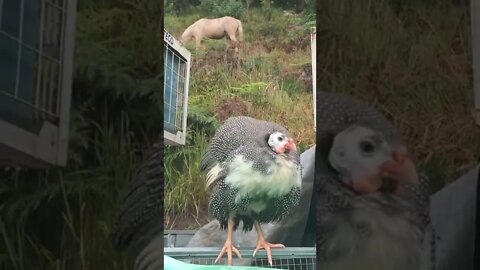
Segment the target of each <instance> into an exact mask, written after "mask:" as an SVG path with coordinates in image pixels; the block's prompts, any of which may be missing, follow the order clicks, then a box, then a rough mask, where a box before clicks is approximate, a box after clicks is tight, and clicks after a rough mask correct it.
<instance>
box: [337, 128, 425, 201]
mask: <svg viewBox="0 0 480 270" xmlns="http://www.w3.org/2000/svg"><path fill="white" fill-rule="evenodd" d="M329 162H330V164H331V165H332V167H333V168H334V169H335V170H336V171H338V172H339V173H340V174H341V175H342V176H343V177H341V179H342V181H343V182H344V183H345V184H347V185H348V186H350V187H351V188H352V189H353V190H354V191H355V192H356V193H358V194H368V193H373V192H377V191H383V192H391V193H393V194H398V193H399V192H400V191H401V190H402V189H401V187H403V186H404V185H405V184H408V183H409V182H416V181H418V176H417V172H416V169H415V165H414V164H413V162H412V160H411V158H410V156H409V154H408V151H407V149H406V147H405V146H404V145H402V144H400V143H399V142H396V141H391V140H388V139H387V138H386V137H385V136H384V135H383V134H382V133H381V132H380V131H377V130H375V129H372V128H369V127H365V126H361V125H353V126H350V127H349V128H347V129H345V130H344V131H342V132H340V133H338V134H337V136H336V137H335V138H334V141H333V145H332V147H331V150H330V153H329Z"/></svg>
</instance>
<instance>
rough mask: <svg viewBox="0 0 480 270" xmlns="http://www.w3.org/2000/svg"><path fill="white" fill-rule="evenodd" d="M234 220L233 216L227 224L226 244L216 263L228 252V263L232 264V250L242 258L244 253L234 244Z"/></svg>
mask: <svg viewBox="0 0 480 270" xmlns="http://www.w3.org/2000/svg"><path fill="white" fill-rule="evenodd" d="M233 225H234V224H233V220H232V219H231V218H229V219H228V225H227V240H226V241H225V245H224V246H223V248H222V250H221V251H220V253H219V254H218V256H217V259H216V260H215V263H217V262H218V261H219V260H220V258H222V257H223V254H225V252H227V263H228V265H232V251H233V252H235V254H236V255H237V257H238V258H240V259H241V258H242V255H241V254H240V251H238V249H237V248H236V247H234V246H233V241H232V239H233Z"/></svg>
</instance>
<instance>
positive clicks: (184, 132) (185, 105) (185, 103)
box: [182, 50, 191, 144]
mask: <svg viewBox="0 0 480 270" xmlns="http://www.w3.org/2000/svg"><path fill="white" fill-rule="evenodd" d="M186 51H187V50H186ZM185 57H186V58H187V59H186V67H185V84H184V87H185V94H184V95H183V121H182V144H185V141H186V138H187V114H188V89H189V83H190V61H191V54H190V52H189V51H187V54H186V55H185Z"/></svg>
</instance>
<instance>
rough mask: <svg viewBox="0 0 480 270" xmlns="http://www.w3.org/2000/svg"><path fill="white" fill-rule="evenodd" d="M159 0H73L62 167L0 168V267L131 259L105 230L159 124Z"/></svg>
mask: <svg viewBox="0 0 480 270" xmlns="http://www.w3.org/2000/svg"><path fill="white" fill-rule="evenodd" d="M157 2H158V1H153V0H148V1H144V0H141V1H140V0H130V1H127V0H120V1H118V0H117V1H116V0H100V1H91V0H85V1H79V9H78V14H77V22H76V23H77V29H76V44H75V45H76V50H75V70H74V81H73V97H72V109H71V119H70V138H69V152H68V157H69V159H68V162H67V167H66V168H48V169H37V170H34V169H25V168H15V167H13V168H2V170H0V180H1V181H0V269H15V270H27V269H28V270H29V269H52V270H53V269H55V270H59V269H68V270H77V269H78V270H86V269H122V270H123V269H125V270H126V269H131V263H130V262H131V261H130V259H129V258H128V257H127V256H125V255H124V254H122V253H120V252H119V251H118V250H116V248H115V247H113V246H112V244H111V243H112V241H111V233H112V231H113V228H114V224H115V222H116V219H117V215H118V211H119V208H120V207H121V204H122V201H123V197H124V195H125V193H126V191H127V188H128V187H129V182H130V181H131V179H132V177H133V175H135V174H136V172H137V169H138V168H139V166H140V164H141V163H142V162H143V160H144V159H145V154H146V153H147V152H148V150H149V146H151V145H152V142H156V141H160V137H161V134H162V130H161V124H160V123H161V121H162V117H161V116H162V114H161V103H160V102H161V96H162V95H161V92H160V89H162V87H163V86H162V83H161V80H160V76H159V74H162V72H161V70H162V69H161V68H162V66H161V61H160V60H161V55H162V52H161V50H159V47H160V45H159V37H160V33H158V30H159V29H158V22H159V21H160V14H161V12H160V11H161V9H160V5H161V3H157Z"/></svg>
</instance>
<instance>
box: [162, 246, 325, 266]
mask: <svg viewBox="0 0 480 270" xmlns="http://www.w3.org/2000/svg"><path fill="white" fill-rule="evenodd" d="M253 250H254V248H253V247H252V248H249V249H247V248H240V249H239V251H240V253H241V254H242V259H238V258H236V257H235V255H234V259H233V265H237V266H238V265H242V266H258V267H266V268H268V267H270V266H269V264H268V260H267V254H266V252H265V251H264V250H261V251H259V252H258V253H257V254H256V255H255V258H254V257H253V254H252V253H253ZM164 252H165V255H168V256H170V257H172V258H174V259H177V260H181V261H183V262H187V263H191V264H201V265H214V264H215V259H216V257H217V255H218V253H219V252H220V248H211V247H209V248H197V247H195V248H193V247H192V248H189V247H184V248H165V249H164ZM315 258H316V250H315V248H314V247H287V248H283V249H272V259H273V268H275V269H289V270H314V269H316V268H315V267H316V261H315ZM218 264H224V265H225V264H227V259H226V255H225V256H224V258H222V259H221V260H220V261H219V262H218Z"/></svg>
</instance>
